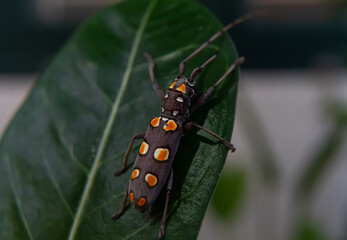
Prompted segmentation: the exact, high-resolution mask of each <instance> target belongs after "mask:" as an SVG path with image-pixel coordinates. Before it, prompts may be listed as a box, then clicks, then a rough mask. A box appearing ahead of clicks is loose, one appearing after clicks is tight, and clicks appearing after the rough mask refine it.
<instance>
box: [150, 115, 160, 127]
mask: <svg viewBox="0 0 347 240" xmlns="http://www.w3.org/2000/svg"><path fill="white" fill-rule="evenodd" d="M159 120H160V117H157V118H153V119H152V121H151V125H152V126H153V127H158V126H159Z"/></svg>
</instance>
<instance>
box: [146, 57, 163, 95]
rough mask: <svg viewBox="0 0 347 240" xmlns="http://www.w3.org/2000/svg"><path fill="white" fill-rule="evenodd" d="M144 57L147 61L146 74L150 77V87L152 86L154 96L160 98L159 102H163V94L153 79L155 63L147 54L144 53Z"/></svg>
mask: <svg viewBox="0 0 347 240" xmlns="http://www.w3.org/2000/svg"><path fill="white" fill-rule="evenodd" d="M145 57H146V58H147V61H148V72H149V76H150V77H151V82H152V86H153V88H154V90H155V92H156V94H157V95H158V97H159V98H160V100H161V101H163V100H164V92H163V90H162V89H161V88H160V86H159V84H158V83H157V82H156V81H155V78H154V65H155V63H154V61H153V58H152V56H151V55H150V54H149V53H147V52H145Z"/></svg>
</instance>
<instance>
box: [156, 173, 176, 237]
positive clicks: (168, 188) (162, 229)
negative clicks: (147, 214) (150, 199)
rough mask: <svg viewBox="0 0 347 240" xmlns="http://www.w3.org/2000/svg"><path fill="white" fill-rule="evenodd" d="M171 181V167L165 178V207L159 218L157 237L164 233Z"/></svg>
mask: <svg viewBox="0 0 347 240" xmlns="http://www.w3.org/2000/svg"><path fill="white" fill-rule="evenodd" d="M172 182H173V170H172V168H171V170H170V173H169V177H168V180H167V193H166V202H165V208H164V213H163V219H162V220H161V226H160V229H159V234H158V238H159V239H161V238H163V236H164V234H165V225H166V216H167V209H168V208H169V199H170V192H171V189H172Z"/></svg>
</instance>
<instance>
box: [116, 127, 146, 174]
mask: <svg viewBox="0 0 347 240" xmlns="http://www.w3.org/2000/svg"><path fill="white" fill-rule="evenodd" d="M145 134H146V133H145V132H144V133H139V134H137V135H135V136H134V137H133V138H132V139H131V142H130V144H129V147H128V150H127V152H126V153H125V155H124V161H123V166H122V168H121V169H119V170H117V171H115V172H114V175H115V176H119V175H121V174H122V173H124V171H125V169H126V167H127V163H128V157H129V154H130V152H131V148H132V147H133V144H134V141H135V139H143V138H144V137H145Z"/></svg>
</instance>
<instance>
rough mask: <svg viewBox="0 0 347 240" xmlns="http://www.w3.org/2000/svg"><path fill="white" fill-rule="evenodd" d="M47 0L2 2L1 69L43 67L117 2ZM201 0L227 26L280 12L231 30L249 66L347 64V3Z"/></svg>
mask: <svg viewBox="0 0 347 240" xmlns="http://www.w3.org/2000/svg"><path fill="white" fill-rule="evenodd" d="M49 2H53V3H49V4H48V3H45V1H42V0H12V1H10V0H5V1H3V2H2V3H1V7H0V72H2V73H28V72H36V71H40V70H42V69H43V68H44V66H46V64H47V63H48V62H49V61H50V59H52V58H53V57H54V55H55V54H56V53H57V52H58V51H59V49H60V48H61V47H62V46H63V44H64V43H65V42H66V41H67V39H68V38H69V36H71V34H72V33H73V32H74V30H75V29H76V28H77V27H78V26H79V25H80V24H81V23H82V22H83V20H84V19H85V18H87V17H88V16H89V15H90V14H92V13H94V12H96V11H98V10H99V9H101V8H102V7H104V6H105V5H109V4H111V3H112V2H114V1H104V3H100V2H99V3H96V2H97V1H87V2H88V3H89V4H81V2H79V1H76V2H74V1H71V3H69V4H66V3H64V1H57V0H52V1H49ZM54 2H55V4H54ZM59 2H61V4H60V5H59V4H58V3H59ZM66 2H67V1H66ZM200 2H201V3H203V4H204V5H205V6H206V7H207V8H209V9H210V10H212V11H213V12H214V13H215V14H216V15H217V16H218V18H219V19H220V20H221V21H222V22H223V23H224V24H227V23H228V22H230V21H232V20H233V19H235V18H237V17H239V16H241V15H243V14H245V13H248V12H252V11H254V10H257V9H264V8H265V9H272V10H273V12H275V13H276V14H274V15H273V16H268V17H259V18H257V19H253V20H251V21H249V22H247V23H244V24H241V25H240V26H238V27H236V28H234V29H233V30H232V31H230V32H229V33H230V34H231V35H232V38H233V39H234V41H235V43H236V46H237V48H238V51H239V54H240V55H242V56H246V57H247V62H246V64H245V65H244V68H245V69H293V68H308V67H318V68H320V67H322V68H325V67H342V66H345V65H346V59H345V58H344V56H346V53H347V47H346V42H347V17H346V16H347V14H346V13H347V10H346V9H347V8H346V3H345V2H344V1H319V0H317V1H316V3H314V1H311V3H300V2H299V1H289V0H288V1H278V2H276V1H275V0H268V1H260V0H258V1H257V0H248V1H240V0H238V1H226V0H214V1H209V0H200ZM263 2H264V3H263ZM303 2H304V1H303ZM64 4H66V5H65V6H64ZM42 5H43V6H42ZM187 17H189V16H187Z"/></svg>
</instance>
